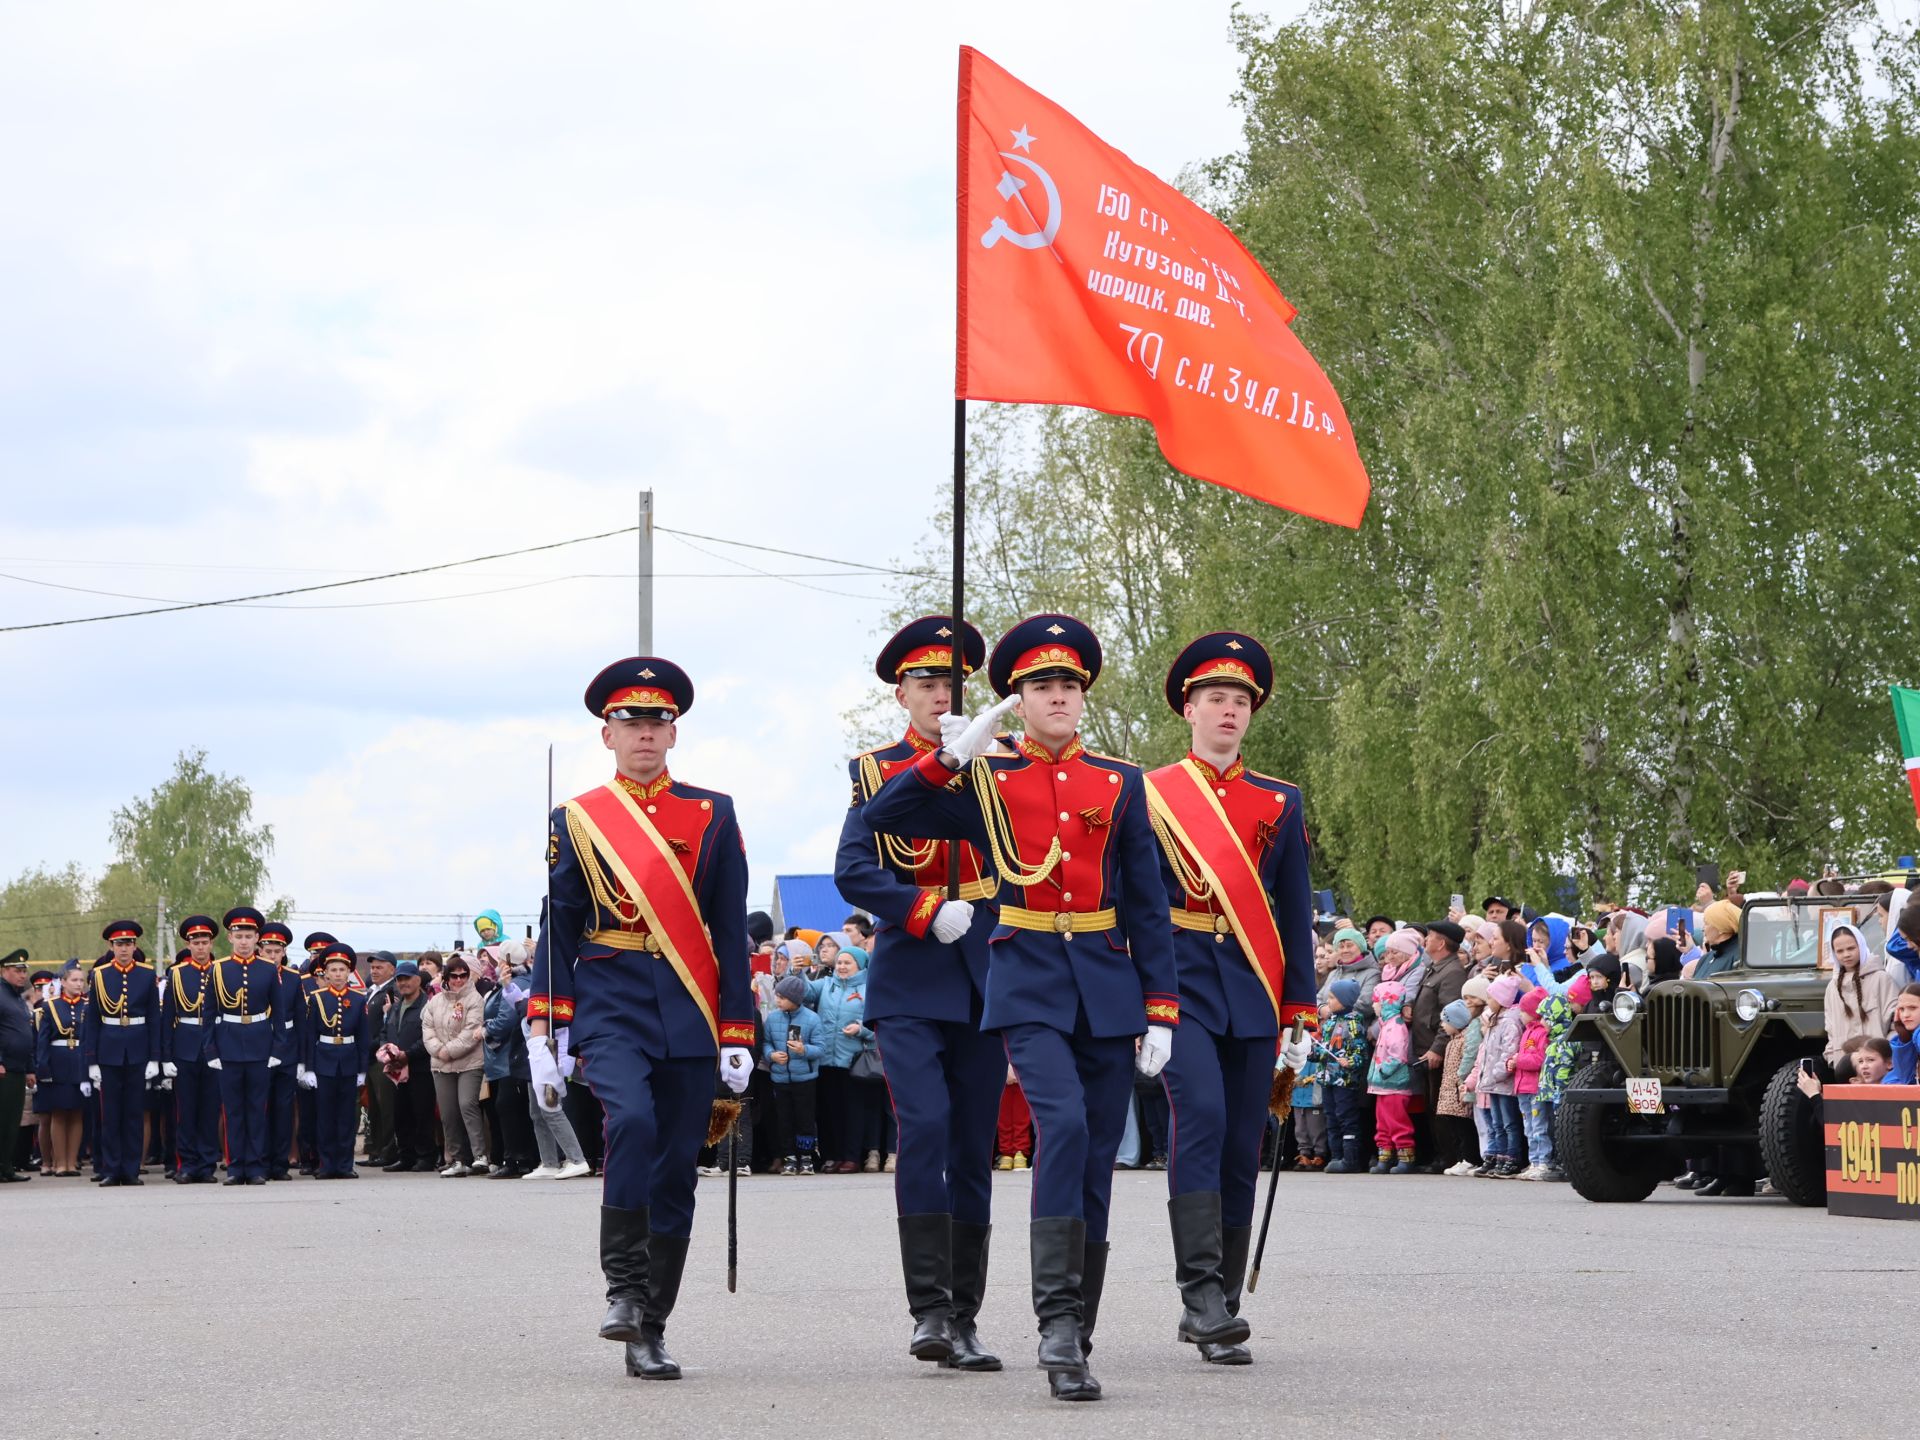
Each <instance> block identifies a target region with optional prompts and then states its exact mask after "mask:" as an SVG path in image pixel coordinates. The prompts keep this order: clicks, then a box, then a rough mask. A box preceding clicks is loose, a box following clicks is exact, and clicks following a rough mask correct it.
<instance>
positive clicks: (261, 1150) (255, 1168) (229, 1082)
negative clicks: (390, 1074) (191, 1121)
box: [207, 905, 283, 1185]
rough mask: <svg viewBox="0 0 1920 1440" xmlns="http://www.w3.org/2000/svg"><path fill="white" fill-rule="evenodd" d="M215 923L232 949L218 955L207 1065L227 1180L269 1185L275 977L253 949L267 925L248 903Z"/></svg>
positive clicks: (277, 1061) (277, 1021) (277, 1023)
mask: <svg viewBox="0 0 1920 1440" xmlns="http://www.w3.org/2000/svg"><path fill="white" fill-rule="evenodd" d="M221 923H222V924H223V925H225V926H226V930H227V943H228V944H229V945H230V946H231V947H232V950H233V953H232V954H231V955H230V956H228V957H227V958H226V959H225V960H216V961H214V962H213V965H212V967H211V971H212V976H213V1012H212V1013H213V1022H214V1023H213V1026H212V1031H211V1033H210V1034H209V1035H208V1037H207V1048H208V1050H209V1051H211V1052H212V1056H213V1058H212V1059H211V1060H209V1061H208V1062H207V1063H208V1064H209V1065H211V1066H212V1067H213V1068H214V1069H215V1070H218V1071H219V1072H220V1099H221V1104H222V1108H223V1109H224V1110H225V1111H226V1116H227V1178H226V1179H225V1180H224V1181H223V1182H222V1183H223V1184H227V1185H264V1184H266V1183H267V1087H268V1081H269V1077H270V1076H271V1075H272V1074H273V1072H274V1071H275V1070H277V1069H279V1068H280V1065H281V1063H282V1062H281V1056H280V1054H279V1046H280V1043H281V1042H280V1041H279V1039H278V1037H279V1035H281V1034H282V1033H283V1027H282V1025H281V1021H282V1019H283V1017H282V1015H281V1013H280V976H279V972H278V971H277V970H275V969H274V967H273V963H272V962H271V961H269V960H267V959H266V958H265V957H264V956H262V955H259V954H257V953H256V951H257V949H258V946H259V943H260V927H261V926H262V925H264V924H265V923H266V922H265V921H264V920H263V919H261V916H260V912H259V911H258V910H255V909H254V908H253V907H252V906H250V905H236V906H235V907H234V908H233V909H231V910H229V911H227V913H226V915H225V917H224V918H223V919H222V921H221Z"/></svg>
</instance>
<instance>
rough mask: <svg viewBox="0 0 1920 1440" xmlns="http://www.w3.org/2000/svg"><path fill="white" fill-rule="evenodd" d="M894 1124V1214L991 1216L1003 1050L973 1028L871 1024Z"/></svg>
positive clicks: (903, 1019) (898, 1018) (893, 1021)
mask: <svg viewBox="0 0 1920 1440" xmlns="http://www.w3.org/2000/svg"><path fill="white" fill-rule="evenodd" d="M873 1029H874V1033H875V1034H876V1035H878V1036H879V1050H880V1064H881V1067H882V1068H883V1069H884V1070H885V1071H886V1079H887V1091H888V1096H889V1098H890V1099H891V1101H892V1102H893V1116H894V1123H895V1125H896V1126H897V1127H898V1129H899V1132H900V1136H899V1149H898V1151H897V1152H896V1153H897V1155H898V1157H899V1158H898V1159H897V1160H896V1161H895V1162H894V1173H893V1201H894V1206H895V1209H896V1210H897V1211H898V1213H900V1214H902V1215H951V1216H953V1218H954V1219H956V1220H960V1221H963V1222H965V1223H966V1224H969V1225H985V1224H988V1223H990V1222H991V1220H992V1218H993V1136H994V1129H995V1127H996V1125H997V1124H998V1123H999V1119H1000V1092H1001V1090H1002V1089H1004V1088H1005V1084H1006V1077H1007V1051H1006V1047H1005V1046H1004V1045H1003V1044H1001V1041H1000V1037H999V1036H998V1035H982V1034H981V1033H980V1029H979V1027H978V1026H977V1025H970V1024H966V1023H963V1022H960V1021H952V1020H921V1019H918V1018H917V1017H914V1016H909V1015H892V1016H889V1017H888V1018H886V1019H884V1020H876V1021H874V1022H873Z"/></svg>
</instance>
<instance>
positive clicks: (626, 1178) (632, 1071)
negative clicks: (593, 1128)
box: [579, 1043, 714, 1240]
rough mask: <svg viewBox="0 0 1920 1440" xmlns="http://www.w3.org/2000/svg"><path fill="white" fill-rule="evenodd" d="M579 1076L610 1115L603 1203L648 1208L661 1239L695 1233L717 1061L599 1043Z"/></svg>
mask: <svg viewBox="0 0 1920 1440" xmlns="http://www.w3.org/2000/svg"><path fill="white" fill-rule="evenodd" d="M579 1073H580V1075H581V1077H582V1078H583V1079H585V1080H586V1082H587V1088H588V1089H589V1090H591V1091H592V1092H593V1098H594V1099H596V1100H598V1101H599V1102H600V1108H601V1110H602V1111H604V1112H605V1114H606V1136H607V1153H606V1161H605V1166H606V1169H605V1172H604V1181H603V1184H602V1186H601V1191H600V1199H601V1203H602V1204H605V1205H611V1206H613V1207H614V1208H615V1209H617V1210H640V1209H646V1208H649V1207H651V1209H652V1212H653V1213H652V1215H651V1216H650V1217H649V1218H648V1221H647V1223H648V1226H649V1228H650V1229H652V1230H653V1231H654V1233H656V1234H659V1235H671V1236H675V1237H677V1238H679V1239H683V1240H684V1239H686V1238H687V1237H688V1236H690V1235H692V1234H693V1187H694V1183H695V1181H697V1180H698V1179H699V1170H698V1168H697V1167H698V1165H699V1163H700V1147H701V1146H703V1145H705V1144H706V1143H707V1116H708V1115H709V1114H710V1113H711V1111H712V1109H713V1081H714V1057H713V1056H711V1055H696V1056H694V1057H692V1058H691V1059H686V1060H670V1059H668V1058H666V1057H665V1056H656V1055H649V1054H647V1053H646V1052H645V1051H644V1050H641V1049H639V1048H638V1047H629V1046H625V1045H620V1044H618V1043H611V1044H606V1045H596V1046H595V1047H594V1052H593V1055H592V1058H591V1059H590V1060H589V1059H588V1057H587V1056H586V1055H584V1054H583V1055H582V1056H581V1061H580V1071H579Z"/></svg>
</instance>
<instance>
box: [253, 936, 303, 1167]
mask: <svg viewBox="0 0 1920 1440" xmlns="http://www.w3.org/2000/svg"><path fill="white" fill-rule="evenodd" d="M291 944H293V931H292V929H291V928H290V927H288V926H286V925H283V924H281V923H280V922H279V921H278V920H268V921H266V922H265V923H263V924H262V925H261V926H260V958H261V959H263V960H265V961H266V962H267V963H268V964H269V965H271V966H273V977H274V978H273V983H274V997H273V1008H274V1021H273V1054H274V1057H275V1058H276V1059H277V1060H279V1062H280V1063H279V1064H278V1065H275V1066H274V1067H273V1069H272V1070H271V1071H270V1072H269V1073H268V1075H267V1139H266V1149H265V1157H266V1165H267V1179H269V1180H285V1179H287V1178H288V1173H287V1172H288V1166H289V1164H290V1163H291V1162H290V1161H289V1160H288V1156H289V1155H290V1154H291V1153H292V1149H293V1117H294V1112H295V1107H296V1104H297V1098H298V1097H299V1096H300V1095H301V1094H303V1093H305V1092H304V1091H303V1090H302V1089H301V1086H300V1076H301V1074H302V1073H303V1072H304V1071H305V1070H306V1066H305V1065H303V1064H302V1063H301V1056H302V1054H303V1053H304V1050H303V1047H302V1045H301V1036H300V1026H301V1025H302V1024H303V1023H304V1021H305V1019H306V1014H307V993H308V991H307V985H306V983H305V981H303V980H302V979H301V976H300V970H299V967H298V966H296V965H289V964H288V963H287V947H288V946H289V945H291Z"/></svg>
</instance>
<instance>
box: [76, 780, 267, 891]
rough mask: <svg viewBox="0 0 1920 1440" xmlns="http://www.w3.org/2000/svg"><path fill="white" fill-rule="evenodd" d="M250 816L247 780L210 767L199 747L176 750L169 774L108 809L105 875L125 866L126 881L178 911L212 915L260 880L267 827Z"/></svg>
mask: <svg viewBox="0 0 1920 1440" xmlns="http://www.w3.org/2000/svg"><path fill="white" fill-rule="evenodd" d="M252 820H253V791H252V790H251V789H249V788H248V786H247V783H246V782H245V781H244V780H239V779H235V778H234V777H232V776H228V775H220V774H216V773H215V772H213V771H211V770H209V769H208V768H207V755H206V752H205V751H204V750H194V751H183V752H182V753H181V754H180V756H179V758H178V759H176V760H175V761H174V767H173V774H172V775H171V776H169V777H168V778H167V779H166V780H165V781H163V782H162V783H161V784H159V785H157V786H155V787H154V789H153V791H152V792H151V793H150V794H148V795H146V796H144V797H142V798H140V799H137V800H134V801H132V802H131V803H129V804H127V805H124V806H122V807H121V808H120V809H118V810H116V811H114V812H113V831H112V834H113V844H114V848H115V849H116V850H117V851H118V852H119V857H120V861H119V865H117V866H115V867H114V869H113V870H110V871H109V872H108V878H109V879H110V880H111V879H113V878H114V876H115V872H116V871H119V870H121V869H122V867H124V869H125V871H126V877H125V881H126V883H127V884H128V885H130V886H145V887H147V888H148V889H149V890H150V891H151V892H152V893H153V894H156V895H163V896H165V897H166V899H167V900H168V902H169V903H170V905H171V906H173V907H174V909H175V913H177V914H178V913H185V910H186V909H188V908H191V909H197V910H204V911H207V912H208V913H210V914H212V915H214V916H215V917H218V916H219V915H220V914H221V912H222V911H224V910H226V909H227V908H229V907H230V906H234V905H251V904H254V903H256V897H257V896H258V895H259V894H260V892H261V890H262V889H263V888H264V887H265V885H266V882H267V862H268V860H269V858H270V857H271V856H272V854H273V827H272V826H271V825H258V826H256V825H253V824H252V823H251V822H252ZM103 883H104V882H103ZM283 904H284V902H283Z"/></svg>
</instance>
